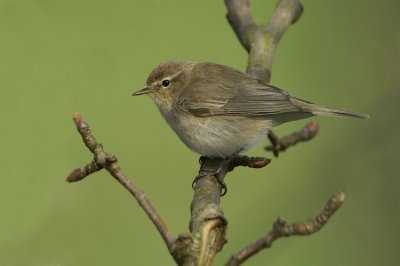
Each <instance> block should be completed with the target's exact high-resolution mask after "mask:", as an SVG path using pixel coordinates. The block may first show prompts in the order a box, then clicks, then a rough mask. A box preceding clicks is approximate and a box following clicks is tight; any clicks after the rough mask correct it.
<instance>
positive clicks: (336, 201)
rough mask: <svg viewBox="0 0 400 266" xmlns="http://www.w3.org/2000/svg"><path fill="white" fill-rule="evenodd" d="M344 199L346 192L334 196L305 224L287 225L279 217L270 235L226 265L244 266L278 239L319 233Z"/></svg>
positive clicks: (250, 246) (252, 244)
mask: <svg viewBox="0 0 400 266" xmlns="http://www.w3.org/2000/svg"><path fill="white" fill-rule="evenodd" d="M344 198H345V194H344V192H337V193H335V194H333V195H332V197H331V198H330V199H329V200H328V202H327V203H326V205H325V208H324V210H323V211H322V212H321V213H320V214H318V215H317V216H315V217H313V218H311V219H309V220H307V221H304V222H300V223H293V224H287V223H286V220H285V219H283V218H281V217H279V218H278V219H277V220H276V221H275V223H274V225H273V227H272V230H271V231H270V232H269V233H268V234H266V235H265V236H263V237H262V238H260V239H259V240H257V241H255V242H254V243H251V244H250V245H248V246H247V247H245V248H244V249H242V250H241V251H239V252H238V253H236V254H235V255H233V256H231V258H230V259H229V261H228V262H227V263H226V264H225V265H226V266H237V265H240V264H242V263H243V262H244V261H245V260H247V259H248V258H250V257H251V256H253V255H254V254H256V253H257V252H259V251H260V250H262V249H265V248H270V247H271V246H272V244H273V242H274V241H275V240H277V239H278V238H281V237H290V236H307V235H311V234H314V233H316V232H318V231H319V230H321V229H322V227H323V226H324V225H325V224H326V223H327V222H328V221H329V218H330V217H331V216H332V215H333V214H334V213H335V212H336V211H337V210H338V209H339V208H340V207H341V206H342V204H343V202H344Z"/></svg>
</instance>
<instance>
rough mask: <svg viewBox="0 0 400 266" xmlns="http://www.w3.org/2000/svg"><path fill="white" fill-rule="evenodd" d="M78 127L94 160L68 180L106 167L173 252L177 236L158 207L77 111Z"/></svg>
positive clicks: (76, 170) (78, 178)
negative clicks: (123, 170)
mask: <svg viewBox="0 0 400 266" xmlns="http://www.w3.org/2000/svg"><path fill="white" fill-rule="evenodd" d="M73 120H74V122H75V125H76V128H77V130H78V132H79V134H80V135H81V136H82V140H83V142H84V143H85V145H86V147H87V148H88V149H89V150H90V152H91V153H93V155H94V160H93V161H92V162H91V163H90V164H88V165H86V166H85V167H82V168H77V169H75V170H73V171H72V172H71V174H69V175H68V177H67V181H68V182H76V181H79V180H82V179H84V178H85V177H87V176H89V175H90V174H92V173H94V172H97V171H100V170H101V169H103V168H104V169H106V170H107V171H108V172H109V173H110V174H111V175H112V176H113V177H114V178H115V179H116V180H117V181H118V182H119V183H120V184H121V185H123V186H124V187H125V188H126V189H127V190H128V191H129V192H130V193H131V194H132V196H133V197H134V198H135V199H136V200H137V202H138V203H139V205H140V207H142V209H143V210H144V211H145V212H146V214H147V215H148V216H149V218H150V220H151V221H152V222H153V224H154V225H155V226H156V228H157V230H158V232H159V233H160V235H161V237H162V238H163V239H164V242H165V244H166V245H167V247H168V250H169V251H170V252H171V254H172V251H173V248H174V242H175V238H174V237H173V236H172V234H171V232H170V231H169V229H168V228H167V225H166V224H165V223H164V221H163V220H162V219H161V217H160V216H159V214H158V213H157V211H156V209H155V208H154V207H153V205H152V204H151V203H150V201H149V199H148V198H147V196H146V195H145V194H144V193H143V192H142V191H141V190H139V189H138V188H137V187H136V186H134V185H133V184H132V182H130V181H129V179H128V178H127V177H126V176H125V175H124V174H123V173H122V171H121V168H120V167H119V165H118V164H117V158H116V157H115V156H113V155H110V154H108V153H107V152H106V151H104V149H103V146H102V145H101V144H100V143H99V142H97V141H96V139H95V137H94V136H93V135H92V133H91V131H90V128H89V125H88V123H86V121H84V120H83V118H82V117H81V115H80V114H79V113H76V114H75V115H74V117H73Z"/></svg>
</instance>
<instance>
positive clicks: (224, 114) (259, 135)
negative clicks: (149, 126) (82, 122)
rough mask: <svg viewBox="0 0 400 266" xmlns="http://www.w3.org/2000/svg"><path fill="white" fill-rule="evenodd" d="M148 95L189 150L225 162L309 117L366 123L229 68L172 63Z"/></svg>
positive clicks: (159, 71)
mask: <svg viewBox="0 0 400 266" xmlns="http://www.w3.org/2000/svg"><path fill="white" fill-rule="evenodd" d="M145 93H146V94H149V95H150V97H151V98H152V99H153V100H154V102H155V104H156V105H157V107H158V108H159V110H160V112H161V114H162V115H163V117H164V118H165V120H166V121H167V122H168V124H169V125H170V126H171V127H172V129H173V130H174V131H175V132H176V134H177V135H178V136H179V137H180V139H181V140H182V141H183V142H184V143H185V144H186V145H187V146H188V147H189V148H190V149H192V150H194V151H196V152H198V153H200V154H201V155H204V156H209V157H229V156H231V155H233V154H236V153H240V152H242V151H245V150H248V149H250V148H252V147H253V146H254V145H256V144H258V143H259V142H260V141H262V140H263V139H264V138H265V137H266V135H267V133H268V131H269V130H270V129H272V128H273V127H275V126H277V125H279V124H281V123H285V122H288V121H293V120H298V119H302V118H307V117H310V116H313V115H326V116H347V117H353V118H362V119H365V118H368V116H367V115H364V114H359V113H355V112H352V111H345V110H340V109H336V108H328V107H323V106H319V105H316V104H313V103H311V102H308V101H305V100H302V99H298V98H296V97H293V96H291V95H290V94H289V93H287V92H285V91H283V90H281V89H279V88H276V87H274V86H271V85H267V84H265V83H263V82H261V81H259V80H257V79H256V78H254V77H252V76H249V75H247V74H245V73H242V72H240V71H238V70H235V69H233V68H230V67H227V66H223V65H219V64H214V63H193V62H188V61H171V62H166V63H163V64H160V65H159V66H157V67H156V68H155V69H154V70H153V71H152V72H151V74H150V75H149V77H148V79H147V86H146V87H145V88H144V89H142V90H140V91H138V92H136V93H134V94H133V95H140V94H145Z"/></svg>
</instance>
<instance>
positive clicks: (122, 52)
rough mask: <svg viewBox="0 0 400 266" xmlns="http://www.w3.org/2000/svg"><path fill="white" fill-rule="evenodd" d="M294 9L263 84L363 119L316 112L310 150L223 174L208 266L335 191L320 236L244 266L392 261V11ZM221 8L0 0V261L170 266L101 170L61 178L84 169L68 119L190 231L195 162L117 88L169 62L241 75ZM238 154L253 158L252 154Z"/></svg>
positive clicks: (361, 6)
mask: <svg viewBox="0 0 400 266" xmlns="http://www.w3.org/2000/svg"><path fill="white" fill-rule="evenodd" d="M302 2H303V4H304V6H305V12H304V14H303V16H302V18H301V19H300V21H299V22H298V23H297V24H295V25H293V26H292V27H291V28H290V29H289V30H288V32H287V33H286V34H285V35H284V37H283V39H282V41H281V44H280V46H279V48H278V51H277V54H276V56H275V62H274V68H273V74H272V83H273V84H275V85H277V86H279V87H281V88H284V89H286V90H289V91H290V92H291V93H292V94H294V95H297V96H299V97H302V98H305V99H309V100H311V101H314V102H317V103H321V104H326V105H332V106H337V107H342V108H348V109H353V110H358V111H363V112H365V113H369V114H370V115H371V117H372V118H371V120H370V121H367V122H364V121H356V120H351V119H335V118H320V119H319V121H320V123H321V132H320V135H319V136H318V137H317V138H316V139H315V140H314V141H312V142H310V143H307V144H299V145H298V146H296V147H295V148H293V149H291V150H290V151H289V152H286V153H283V154H282V155H281V156H280V158H279V159H274V160H273V163H272V164H271V165H270V166H268V167H267V168H265V169H261V170H253V169H237V170H235V172H234V173H231V174H230V175H229V176H228V179H227V183H228V186H229V193H228V195H227V196H226V197H224V198H223V201H222V206H223V209H224V211H225V214H226V217H227V218H228V220H229V230H228V234H227V238H228V240H229V243H228V244H227V245H225V247H224V250H223V251H222V252H221V253H220V254H219V255H218V256H217V258H216V261H215V265H221V264H223V262H225V261H226V259H227V258H228V256H229V255H230V254H232V253H233V252H235V251H237V250H239V249H240V248H242V247H243V246H244V245H245V244H247V243H249V242H250V241H253V240H255V239H257V238H258V237H260V236H261V235H262V234H264V233H265V232H267V231H268V230H269V229H270V227H271V225H272V223H273V221H274V220H275V218H276V217H277V216H278V215H282V216H284V217H286V218H287V219H288V220H289V221H300V220H303V219H306V218H308V217H309V216H311V215H314V214H316V213H318V212H319V211H320V210H321V208H322V207H323V205H324V204H325V201H326V200H327V199H328V197H329V196H330V195H331V194H332V193H334V192H335V191H338V190H342V189H344V190H345V191H346V193H347V199H346V202H345V204H344V206H343V208H342V209H341V210H340V211H339V212H338V213H337V214H336V215H335V216H334V217H333V219H332V220H331V221H330V223H329V224H328V225H327V226H326V227H325V228H324V229H323V230H322V231H321V232H319V233H318V234H315V235H313V236H310V237H305V238H300V237H293V238H291V239H281V240H279V241H278V242H276V243H275V244H274V246H273V248H272V249H270V250H266V251H263V252H261V253H260V254H258V255H257V256H256V257H254V258H252V259H251V260H249V261H248V262H247V264H246V265H275V266H279V265H363V266H365V265H400V255H399V246H398V238H399V237H400V234H399V223H400V213H399V204H400V200H399V193H398V188H399V185H400V181H399V170H398V166H399V148H400V145H399V143H400V142H399V139H398V136H399V134H400V124H399V119H398V115H399V112H400V90H399V88H400V75H399V74H400V73H399V69H400V68H399V67H400V64H399V62H400V16H399V10H400V2H399V1H397V0H383V1H379V2H377V1H364V0H353V1H346V0H340V1H328V0H325V1H311V0H304V1H302ZM275 3H276V2H275V1H262V0H257V1H256V0H254V1H252V10H253V13H254V17H255V19H256V20H257V21H258V22H260V23H261V22H264V21H265V20H266V19H267V18H269V16H270V15H271V13H272V11H273V9H274V6H275ZM225 13H226V12H225V6H224V4H223V1H222V0H221V1H211V0H207V1H194V0H191V1H183V0H181V1H178V0H173V1H171V0H170V1H166V0H151V1H122V0H114V1H105V0H96V1H95V0H79V1H78V0H69V1H61V0H58V1H57V0H52V1H49V0H0V38H1V39H0V88H1V97H0V101H1V104H0V108H1V111H0V116H1V122H2V130H1V133H0V136H1V137H0V141H1V149H2V152H1V154H0V162H1V165H2V167H1V178H0V212H1V216H0V265H13V266H14V265H18V266H23V265H33V266H36V265H37V266H61V265H174V263H173V261H172V259H171V258H170V256H169V254H168V252H167V249H166V248H165V246H164V243H163V242H162V240H161V238H160V237H159V235H158V232H157V231H156V230H155V228H154V227H153V225H152V224H151V223H150V222H149V220H148V218H147V217H146V215H145V214H144V212H143V211H142V210H141V209H140V208H139V207H138V206H137V204H136V202H135V201H134V200H133V199H132V198H131V196H130V195H129V194H128V193H127V192H126V191H125V190H124V189H122V187H121V186H120V185H118V184H117V183H116V182H115V181H114V180H113V179H112V178H111V177H110V176H109V175H108V174H107V173H106V172H104V171H103V172H100V173H97V174H95V175H93V176H91V177H90V178H88V179H86V180H84V181H83V182H79V183H75V184H67V183H66V182H65V181H64V177H65V176H66V175H67V174H68V173H69V172H70V171H71V170H72V169H73V168H75V167H78V166H82V165H84V164H85V163H87V162H89V161H90V160H91V156H90V154H89V153H88V151H87V150H86V148H85V147H84V145H83V143H82V141H81V139H80V136H79V135H78V134H77V132H76V130H75V128H74V125H73V123H72V121H71V117H72V115H73V113H74V112H77V111H79V112H80V113H81V114H82V115H83V117H84V118H85V119H87V120H88V122H89V123H90V125H91V127H92V130H93V131H94V134H95V136H96V137H97V138H98V139H99V140H100V141H101V142H102V143H103V144H104V146H105V148H106V150H107V151H109V152H111V153H114V154H116V155H118V158H119V160H120V164H121V166H122V168H123V170H124V171H125V173H126V174H127V175H128V176H129V177H130V178H131V180H132V181H133V182H134V183H135V184H137V185H138V186H139V187H140V188H141V189H142V190H144V191H145V192H146V194H147V195H148V197H149V198H150V199H151V201H152V202H153V204H154V205H155V207H156V208H157V209H158V211H159V212H160V214H161V216H162V217H163V218H164V219H165V221H166V222H167V224H168V225H169V227H170V229H171V230H172V232H173V233H174V234H178V233H181V232H185V231H188V220H189V204H190V200H191V198H192V190H191V187H190V184H191V182H192V179H193V177H194V176H195V175H196V173H197V170H198V163H197V160H198V155H196V154H194V153H192V152H191V151H189V150H188V149H187V148H186V147H185V146H184V145H183V144H182V143H181V142H180V141H179V140H178V138H177V137H176V136H175V135H174V133H173V132H172V130H170V129H169V128H168V126H167V125H166V123H165V122H164V121H163V119H162V118H161V116H160V115H159V113H158V111H157V110H156V107H155V106H154V105H153V104H152V102H151V101H150V99H148V98H146V97H140V98H133V97H131V96H130V94H131V92H133V91H134V90H135V89H138V88H141V87H142V86H143V85H144V82H145V80H146V78H147V74H148V73H149V71H150V70H151V69H152V68H153V67H154V66H155V65H157V64H158V63H160V62H163V61H166V60H170V59H189V60H193V61H214V62H218V63H222V64H225V65H229V66H233V67H235V68H238V69H242V70H243V69H245V66H246V62H247V55H246V53H245V51H244V50H243V49H242V47H241V46H240V44H239V42H238V41H237V40H236V37H235V36H234V34H233V32H232V30H231V29H230V27H229V25H228V23H227V21H226V19H225ZM306 122H307V121H299V122H295V123H292V124H288V125H283V126H281V127H279V128H278V129H277V133H278V134H285V133H289V132H291V131H293V130H296V129H299V128H300V127H302V126H303V125H304V124H305V123H306ZM251 154H254V155H263V156H265V155H267V154H266V153H265V152H264V151H263V149H262V147H259V148H258V149H257V150H255V151H253V152H251ZM268 156H271V155H268ZM154 164H156V165H157V166H156V167H155V166H154Z"/></svg>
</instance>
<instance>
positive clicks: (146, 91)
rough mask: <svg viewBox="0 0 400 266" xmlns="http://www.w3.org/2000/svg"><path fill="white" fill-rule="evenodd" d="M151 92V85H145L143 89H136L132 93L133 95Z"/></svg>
mask: <svg viewBox="0 0 400 266" xmlns="http://www.w3.org/2000/svg"><path fill="white" fill-rule="evenodd" d="M149 92H151V90H150V88H149V87H144V88H143V89H141V90H138V91H135V92H134V93H132V96H138V95H142V94H147V93H149Z"/></svg>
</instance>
